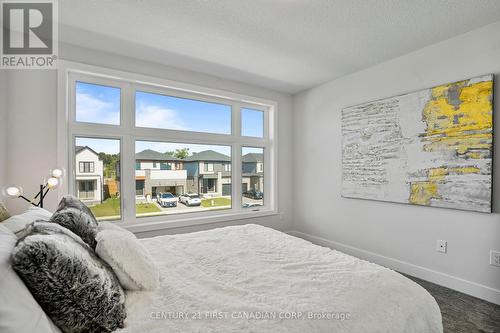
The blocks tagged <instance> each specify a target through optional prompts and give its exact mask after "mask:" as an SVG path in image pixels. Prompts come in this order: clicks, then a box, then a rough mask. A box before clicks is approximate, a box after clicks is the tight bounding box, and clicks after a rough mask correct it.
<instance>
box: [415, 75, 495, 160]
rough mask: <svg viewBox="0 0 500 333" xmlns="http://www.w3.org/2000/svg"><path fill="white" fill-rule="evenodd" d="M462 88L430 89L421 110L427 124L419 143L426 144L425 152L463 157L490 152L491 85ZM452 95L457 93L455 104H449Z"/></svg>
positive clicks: (463, 84)
mask: <svg viewBox="0 0 500 333" xmlns="http://www.w3.org/2000/svg"><path fill="white" fill-rule="evenodd" d="M466 84H467V81H460V82H456V83H452V84H448V85H442V86H439V87H436V88H433V89H432V98H431V100H430V101H429V102H428V103H427V105H426V106H425V108H424V110H423V120H424V121H425V122H426V123H427V129H426V132H425V135H424V137H423V140H424V141H426V142H429V143H427V144H426V145H425V147H424V150H425V151H436V150H443V149H448V150H455V151H456V152H457V153H459V154H466V153H467V152H468V151H469V150H470V149H485V150H489V149H491V144H492V126H493V116H492V110H493V107H492V98H491V96H492V93H493V81H483V82H477V83H473V84H471V85H466ZM453 92H455V93H457V92H459V94H458V101H453V100H452V93H453ZM454 104H458V105H454ZM482 156H484V154H477V153H476V154H470V155H468V157H469V158H477V157H479V158H482Z"/></svg>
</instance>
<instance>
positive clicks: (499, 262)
mask: <svg viewBox="0 0 500 333" xmlns="http://www.w3.org/2000/svg"><path fill="white" fill-rule="evenodd" d="M490 265H493V266H498V267H500V251H494V250H490Z"/></svg>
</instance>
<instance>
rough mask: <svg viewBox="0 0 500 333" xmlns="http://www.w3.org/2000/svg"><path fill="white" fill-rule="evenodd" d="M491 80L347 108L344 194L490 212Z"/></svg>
mask: <svg viewBox="0 0 500 333" xmlns="http://www.w3.org/2000/svg"><path fill="white" fill-rule="evenodd" d="M492 161H493V75H486V76H481V77H477V78H473V79H469V80H464V81H459V82H454V83H450V84H445V85H440V86H437V87H434V88H430V89H424V90H421V91H417V92H413V93H409V94H406V95H401V96H396V97H391V98H386V99H382V100H378V101H374V102H369V103H364V104H360V105H356V106H352V107H347V108H345V109H343V110H342V196H343V197H349V198H361V199H372V200H382V201H391V202H399V203H408V204H414V205H423V206H433V207H444V208H454V209H462V210H472V211H479V212H491V188H492Z"/></svg>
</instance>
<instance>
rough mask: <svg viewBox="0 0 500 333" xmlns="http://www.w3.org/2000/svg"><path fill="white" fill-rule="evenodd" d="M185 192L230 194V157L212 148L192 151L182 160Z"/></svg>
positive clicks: (217, 194) (216, 194) (215, 194)
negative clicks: (185, 185) (185, 177)
mask: <svg viewBox="0 0 500 333" xmlns="http://www.w3.org/2000/svg"><path fill="white" fill-rule="evenodd" d="M184 169H185V170H186V171H187V192H193V193H200V194H210V195H213V196H220V195H231V158H230V157H229V156H227V155H224V154H221V153H218V152H216V151H213V150H205V151H202V152H199V153H194V154H193V155H192V156H189V157H187V158H186V159H185V160H184Z"/></svg>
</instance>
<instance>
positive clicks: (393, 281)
mask: <svg viewBox="0 0 500 333" xmlns="http://www.w3.org/2000/svg"><path fill="white" fill-rule="evenodd" d="M141 241H142V243H143V244H144V245H145V246H146V247H147V249H148V250H149V251H150V252H151V254H152V256H153V257H154V258H155V259H156V260H157V262H158V265H159V267H160V274H161V277H160V288H159V289H158V290H156V291H154V292H129V293H128V294H127V296H128V297H127V312H128V318H127V321H126V328H125V329H123V330H121V332H134V333H137V332H148V333H156V332H162V333H163V332H273V333H275V332H301V333H302V332H304V333H306V332H384V333H388V332H397V333H403V332H419V333H420V332H425V333H432V332H442V324H441V313H440V311H439V307H438V305H437V304H436V302H435V300H434V298H432V296H431V295H430V294H429V293H428V292H427V291H426V290H425V289H423V288H422V287H420V286H419V285H418V284H416V283H414V282H413V281H411V280H409V279H407V278H405V277H404V276H402V275H400V274H398V273H396V272H394V271H392V270H390V269H387V268H384V267H381V266H378V265H376V264H372V263H369V262H367V261H363V260H360V259H357V258H355V257H351V256H349V255H346V254H344V253H341V252H338V251H334V250H330V249H328V248H324V247H320V246H316V245H313V244H311V243H310V242H307V241H305V240H302V239H299V238H295V237H292V236H289V235H287V234H284V233H281V232H278V231H275V230H272V229H269V228H265V227H262V226H257V225H245V226H237V227H226V228H221V229H214V230H210V231H203V232H196V233H191V234H180V235H173V236H160V237H155V238H149V239H144V240H141Z"/></svg>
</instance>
